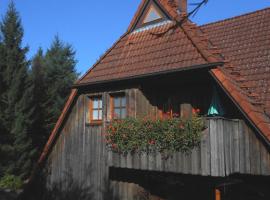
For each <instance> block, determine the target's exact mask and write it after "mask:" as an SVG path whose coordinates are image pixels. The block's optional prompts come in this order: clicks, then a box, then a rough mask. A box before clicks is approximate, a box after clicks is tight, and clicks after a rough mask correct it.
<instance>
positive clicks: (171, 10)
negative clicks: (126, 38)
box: [128, 0, 177, 32]
mask: <svg viewBox="0 0 270 200" xmlns="http://www.w3.org/2000/svg"><path fill="white" fill-rule="evenodd" d="M168 2H169V1H168V0H143V1H142V3H141V4H140V6H139V8H138V10H137V12H136V14H135V16H134V18H133V20H132V22H131V23H130V26H129V28H128V32H130V31H133V30H135V29H137V28H140V27H143V26H146V25H149V24H153V23H158V22H160V21H165V20H172V19H174V18H175V17H176V16H177V12H176V10H177V6H176V4H173V3H170V5H169V3H168ZM172 2H174V1H172Z"/></svg>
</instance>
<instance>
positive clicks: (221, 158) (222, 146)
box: [109, 118, 270, 177]
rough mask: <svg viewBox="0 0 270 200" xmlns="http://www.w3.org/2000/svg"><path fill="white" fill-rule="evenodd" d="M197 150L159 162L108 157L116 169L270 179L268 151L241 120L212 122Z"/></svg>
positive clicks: (154, 158) (158, 157) (152, 158)
mask: <svg viewBox="0 0 270 200" xmlns="http://www.w3.org/2000/svg"><path fill="white" fill-rule="evenodd" d="M207 121H208V122H207V124H208V128H207V129H206V130H205V131H204V132H203V134H202V140H201V145H200V147H198V148H196V149H194V150H192V152H190V153H175V154H174V155H172V157H169V158H162V155H160V154H159V153H157V154H155V155H153V154H146V153H144V154H141V155H140V154H134V155H131V154H128V155H119V154H117V153H112V152H110V153H109V165H110V166H112V167H117V168H129V169H138V170H150V171H162V172H173V173H181V174H191V175H202V176H213V177H225V176H229V175H232V174H252V175H266V176H269V175H270V159H269V151H268V150H267V149H266V148H265V146H264V145H263V144H262V143H261V142H260V141H259V140H258V139H257V138H256V136H255V134H254V133H253V132H252V130H251V129H249V128H248V127H247V125H246V124H245V123H244V122H243V121H242V120H227V119H222V118H212V119H209V120H207Z"/></svg>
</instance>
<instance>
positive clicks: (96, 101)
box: [93, 98, 99, 109]
mask: <svg viewBox="0 0 270 200" xmlns="http://www.w3.org/2000/svg"><path fill="white" fill-rule="evenodd" d="M98 102H99V99H97V98H95V99H93V108H94V109H95V108H98Z"/></svg>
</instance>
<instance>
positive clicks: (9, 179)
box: [0, 174, 23, 190]
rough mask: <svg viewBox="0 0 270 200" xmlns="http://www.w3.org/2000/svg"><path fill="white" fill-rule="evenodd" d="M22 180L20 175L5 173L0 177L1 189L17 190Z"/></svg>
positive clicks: (20, 186)
mask: <svg viewBox="0 0 270 200" xmlns="http://www.w3.org/2000/svg"><path fill="white" fill-rule="evenodd" d="M22 185H23V182H22V180H21V178H20V177H18V176H14V175H9V174H7V175H5V176H3V177H2V178H1V179H0V188H1V189H11V190H18V189H20V188H22Z"/></svg>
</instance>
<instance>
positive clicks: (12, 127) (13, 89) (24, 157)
mask: <svg viewBox="0 0 270 200" xmlns="http://www.w3.org/2000/svg"><path fill="white" fill-rule="evenodd" d="M0 29H1V33H2V35H3V42H2V53H1V54H2V58H1V59H2V62H3V63H2V64H3V69H4V70H3V73H2V76H3V82H4V85H5V86H6V90H5V91H4V92H3V93H2V96H1V102H2V104H4V105H3V111H2V113H3V115H2V119H1V122H2V124H3V127H4V129H5V131H6V132H5V133H4V134H5V135H6V137H5V138H7V139H6V142H5V143H6V144H5V145H3V148H2V151H4V152H5V153H6V156H8V157H7V158H8V159H7V160H4V161H3V160H1V163H2V164H3V163H4V162H5V163H4V165H5V167H4V172H5V173H12V174H14V175H18V176H20V177H22V178H25V177H26V176H27V174H28V173H29V170H30V169H31V162H32V156H33V152H34V151H33V147H32V141H31V138H30V136H29V132H30V128H31V123H32V120H31V116H32V115H33V109H32V108H31V104H32V89H33V88H32V87H31V83H30V81H29V76H28V66H29V62H28V61H27V60H26V56H25V55H26V53H27V51H28V48H26V47H22V45H21V43H22V38H23V28H22V25H21V20H20V17H19V14H18V12H17V11H16V9H15V6H14V4H13V3H11V4H10V5H9V8H8V11H7V13H6V15H5V17H4V19H3V22H2V24H1V27H0Z"/></svg>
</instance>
